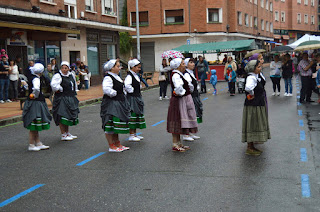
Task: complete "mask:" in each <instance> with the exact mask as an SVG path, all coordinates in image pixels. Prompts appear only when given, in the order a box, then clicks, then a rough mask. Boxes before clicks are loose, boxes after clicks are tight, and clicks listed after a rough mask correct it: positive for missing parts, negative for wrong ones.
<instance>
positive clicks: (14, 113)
mask: <svg viewBox="0 0 320 212" xmlns="http://www.w3.org/2000/svg"><path fill="white" fill-rule="evenodd" d="M153 82H154V84H152V82H151V81H150V80H149V81H148V84H149V88H153V87H157V86H158V84H159V83H158V73H157V72H155V74H154V77H153ZM142 84H143V83H142ZM145 89H146V88H145V87H144V84H143V87H142V90H145ZM102 96H103V93H102V85H97V86H92V87H90V89H88V90H80V91H79V92H78V95H77V97H78V99H79V101H80V104H79V106H84V105H88V104H92V103H94V102H97V101H99V100H101V99H102ZM46 102H47V104H48V107H49V109H51V108H52V104H51V102H50V101H49V100H48V99H46ZM18 121H22V110H20V101H19V102H10V103H4V104H0V126H4V125H7V124H12V123H15V122H18Z"/></svg>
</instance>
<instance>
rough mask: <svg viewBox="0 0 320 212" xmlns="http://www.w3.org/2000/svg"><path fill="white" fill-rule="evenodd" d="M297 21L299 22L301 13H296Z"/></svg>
mask: <svg viewBox="0 0 320 212" xmlns="http://www.w3.org/2000/svg"><path fill="white" fill-rule="evenodd" d="M297 22H298V24H301V13H298V14H297Z"/></svg>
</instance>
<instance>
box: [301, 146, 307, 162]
mask: <svg viewBox="0 0 320 212" xmlns="http://www.w3.org/2000/svg"><path fill="white" fill-rule="evenodd" d="M300 160H301V161H302V162H307V161H308V156H307V149H306V148H300Z"/></svg>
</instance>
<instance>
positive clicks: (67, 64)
mask: <svg viewBox="0 0 320 212" xmlns="http://www.w3.org/2000/svg"><path fill="white" fill-rule="evenodd" d="M63 65H65V66H68V68H69V69H70V64H69V62H68V61H62V63H61V65H60V67H62V66H63Z"/></svg>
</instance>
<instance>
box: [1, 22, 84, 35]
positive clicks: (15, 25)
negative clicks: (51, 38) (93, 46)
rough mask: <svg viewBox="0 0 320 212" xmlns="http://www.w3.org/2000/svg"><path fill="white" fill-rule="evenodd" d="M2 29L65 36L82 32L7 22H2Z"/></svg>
mask: <svg viewBox="0 0 320 212" xmlns="http://www.w3.org/2000/svg"><path fill="white" fill-rule="evenodd" d="M0 27H7V28H15V29H27V30H37V31H45V32H58V33H65V34H80V30H75V29H66V28H60V27H48V26H41V25H33V24H25V23H23V24H22V23H15V22H6V21H0Z"/></svg>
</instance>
